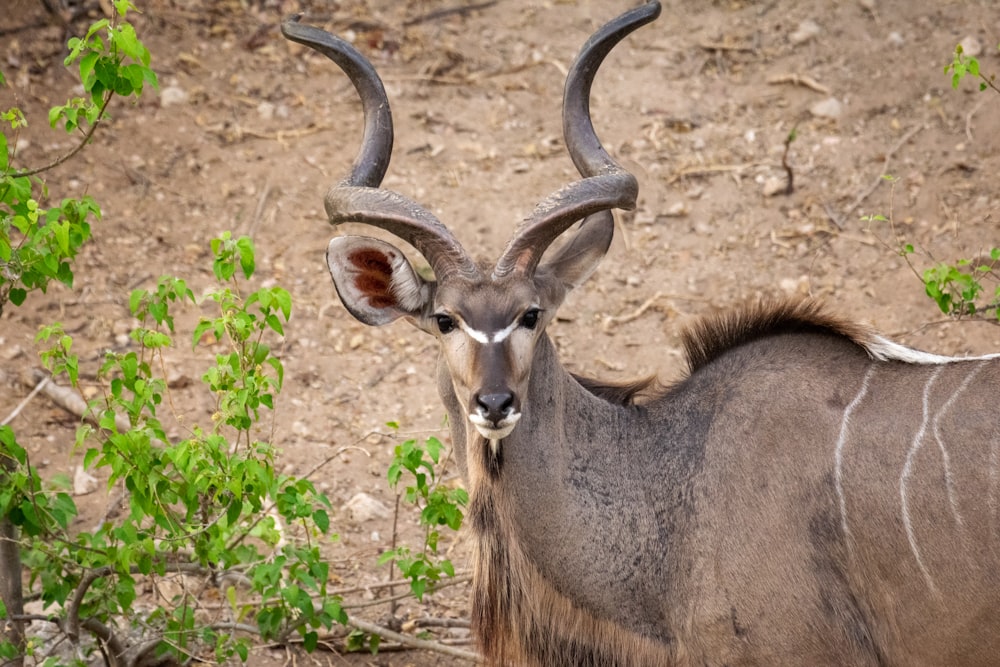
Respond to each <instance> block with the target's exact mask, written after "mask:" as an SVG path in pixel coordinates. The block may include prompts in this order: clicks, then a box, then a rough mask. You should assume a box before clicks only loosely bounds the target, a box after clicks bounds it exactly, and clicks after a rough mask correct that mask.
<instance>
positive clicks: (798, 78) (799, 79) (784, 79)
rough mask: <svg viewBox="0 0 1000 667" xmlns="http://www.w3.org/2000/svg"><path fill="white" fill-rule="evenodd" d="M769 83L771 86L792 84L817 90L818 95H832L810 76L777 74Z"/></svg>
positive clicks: (769, 78) (768, 80)
mask: <svg viewBox="0 0 1000 667" xmlns="http://www.w3.org/2000/svg"><path fill="white" fill-rule="evenodd" d="M767 82H768V83H769V84H771V85H780V84H783V83H790V84H792V85H796V86H804V87H805V88H809V89H810V90H815V91H816V92H817V93H822V94H823V95H829V94H830V89H829V88H827V87H826V86H824V85H823V84H821V83H819V82H818V81H816V79H814V78H812V77H811V76H809V75H808V74H776V75H774V76H772V77H768V79H767Z"/></svg>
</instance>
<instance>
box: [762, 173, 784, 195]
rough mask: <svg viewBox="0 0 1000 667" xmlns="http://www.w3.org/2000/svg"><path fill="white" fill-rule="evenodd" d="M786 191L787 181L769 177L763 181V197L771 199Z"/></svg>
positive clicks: (777, 177)
mask: <svg viewBox="0 0 1000 667" xmlns="http://www.w3.org/2000/svg"><path fill="white" fill-rule="evenodd" d="M787 189H788V181H786V180H785V179H784V178H781V177H779V176H770V177H768V179H767V180H765V181H764V187H763V188H762V189H761V192H763V193H764V196H765V197H773V196H775V195H780V194H784V193H785V191H786V190H787Z"/></svg>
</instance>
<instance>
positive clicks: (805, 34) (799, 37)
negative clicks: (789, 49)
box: [788, 19, 821, 44]
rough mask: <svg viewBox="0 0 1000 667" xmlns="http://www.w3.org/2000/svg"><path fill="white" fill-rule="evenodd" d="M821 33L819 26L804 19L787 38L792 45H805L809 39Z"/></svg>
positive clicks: (810, 20)
mask: <svg viewBox="0 0 1000 667" xmlns="http://www.w3.org/2000/svg"><path fill="white" fill-rule="evenodd" d="M820 31H821V28H820V27H819V24H818V23H816V22H815V21H813V20H812V19H806V20H805V21H803V22H802V23H800V24H799V27H798V28H797V29H796V30H795V32H793V33H792V34H791V35H789V36H788V39H789V40H791V42H792V44H805V43H806V42H808V41H809V40H810V39H812V38H813V37H815V36H816V35H818V34H819V33H820Z"/></svg>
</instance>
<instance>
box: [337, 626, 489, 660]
mask: <svg viewBox="0 0 1000 667" xmlns="http://www.w3.org/2000/svg"><path fill="white" fill-rule="evenodd" d="M347 623H348V625H350V626H351V627H354V628H357V629H358V630H361V631H362V632H368V633H370V634H376V635H378V636H379V637H382V638H383V639H390V640H392V641H394V642H399V643H400V644H403V645H405V646H410V647H412V648H417V649H423V650H425V651H436V652H438V653H443V654H445V655H450V656H453V657H456V658H462V659H464V660H469V661H471V662H475V663H479V662H480V661H481V660H482V659H483V658H482V656H481V655H479V654H478V653H473V652H472V651H465V650H463V649H460V648H455V647H454V646H447V645H445V644H441V643H439V642H433V641H428V640H426V639H417V638H416V637H411V636H410V635H404V634H401V633H399V632H393V631H392V630H390V629H388V628H384V627H382V626H380V625H376V624H375V623H369V622H368V621H362V620H361V619H357V618H352V619H349V620H348V621H347Z"/></svg>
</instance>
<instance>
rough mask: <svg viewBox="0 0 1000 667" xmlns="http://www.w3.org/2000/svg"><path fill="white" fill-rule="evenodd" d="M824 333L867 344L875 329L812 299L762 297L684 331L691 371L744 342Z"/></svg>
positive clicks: (689, 371)
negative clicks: (854, 321)
mask: <svg viewBox="0 0 1000 667" xmlns="http://www.w3.org/2000/svg"><path fill="white" fill-rule="evenodd" d="M807 332H813V333H825V334H829V335H831V336H840V337H843V338H847V339H849V340H850V341H852V342H853V343H855V344H857V345H859V346H861V347H867V345H868V344H869V343H870V342H871V339H872V336H873V334H872V332H871V330H869V329H868V328H866V327H864V326H862V325H859V324H856V323H853V322H849V321H847V320H842V319H839V318H837V317H835V316H833V315H830V314H829V313H828V312H826V310H825V309H824V308H823V306H822V305H821V304H820V303H818V302H817V301H813V300H812V299H805V300H798V301H794V300H780V301H778V300H762V301H758V302H756V303H753V304H750V305H748V306H744V307H743V308H738V309H736V310H730V311H727V312H725V313H720V314H717V315H714V316H709V317H704V318H702V319H700V320H699V321H698V322H696V323H695V324H694V325H693V326H691V327H690V328H689V329H688V330H687V331H685V332H684V333H683V334H682V337H683V343H684V350H685V352H686V357H687V364H688V373H689V374H690V373H694V372H695V371H697V370H698V369H700V368H703V367H705V366H707V365H708V364H710V363H711V362H712V361H714V360H715V359H718V358H719V357H720V356H721V355H722V354H724V353H725V352H727V351H729V350H732V349H734V348H736V347H739V346H741V345H745V344H747V343H750V342H753V341H755V340H760V339H761V338H766V337H768V336H776V335H779V334H787V333H807Z"/></svg>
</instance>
